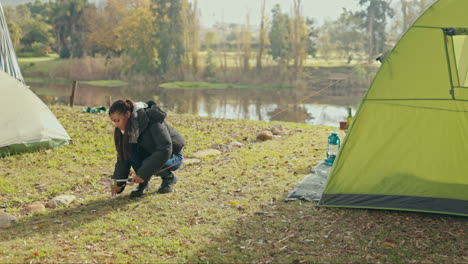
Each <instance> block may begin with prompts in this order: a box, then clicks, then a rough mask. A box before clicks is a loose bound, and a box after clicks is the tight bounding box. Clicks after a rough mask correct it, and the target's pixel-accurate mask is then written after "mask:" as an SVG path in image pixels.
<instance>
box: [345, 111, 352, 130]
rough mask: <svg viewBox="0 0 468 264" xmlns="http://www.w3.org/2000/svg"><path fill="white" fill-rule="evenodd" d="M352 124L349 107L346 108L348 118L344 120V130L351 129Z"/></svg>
mask: <svg viewBox="0 0 468 264" xmlns="http://www.w3.org/2000/svg"><path fill="white" fill-rule="evenodd" d="M352 122H353V114H352V113H351V107H349V108H348V117H347V118H346V129H349V128H350V127H351V123H352Z"/></svg>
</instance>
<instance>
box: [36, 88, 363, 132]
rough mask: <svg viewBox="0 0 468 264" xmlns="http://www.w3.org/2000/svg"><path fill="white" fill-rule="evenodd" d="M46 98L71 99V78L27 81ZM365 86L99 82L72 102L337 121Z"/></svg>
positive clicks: (270, 118)
mask: <svg viewBox="0 0 468 264" xmlns="http://www.w3.org/2000/svg"><path fill="white" fill-rule="evenodd" d="M28 85H29V86H30V88H31V90H32V91H33V92H34V93H36V94H37V95H38V96H39V97H40V98H41V99H42V101H44V102H45V103H46V104H69V102H70V95H71V90H72V89H71V87H72V85H71V84H66V83H65V84H64V83H60V84H57V83H29V84H28ZM363 94H364V92H361V93H357V94H356V93H355V94H354V95H352V96H349V95H346V96H345V95H342V94H340V93H336V92H335V93H330V92H328V91H327V92H326V93H320V94H317V91H316V90H313V89H299V88H283V89H274V88H271V89H269V88H263V89H253V88H252V89H248V88H247V89H246V88H240V89H234V88H228V89H164V88H159V87H157V86H148V85H147V86H142V87H139V86H126V87H98V86H90V85H84V84H78V88H77V90H76V93H75V100H74V104H75V105H80V106H101V105H104V106H108V104H109V102H110V101H115V100H118V99H131V100H134V101H148V100H154V99H156V100H157V101H159V102H162V104H163V105H162V107H163V109H166V110H169V111H172V112H175V113H180V114H194V115H199V116H206V117H217V118H232V119H250V120H263V121H288V122H300V123H306V124H313V125H326V126H334V127H338V126H339V121H342V120H346V117H347V113H348V112H347V108H348V107H352V109H353V114H354V111H355V110H354V109H355V108H356V107H357V104H358V103H359V101H360V98H361V97H362V96H363Z"/></svg>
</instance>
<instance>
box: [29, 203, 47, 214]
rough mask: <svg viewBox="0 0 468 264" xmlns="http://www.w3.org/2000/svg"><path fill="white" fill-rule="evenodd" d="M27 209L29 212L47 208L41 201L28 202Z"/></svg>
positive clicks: (37, 211)
mask: <svg viewBox="0 0 468 264" xmlns="http://www.w3.org/2000/svg"><path fill="white" fill-rule="evenodd" d="M25 209H26V212H28V213H41V212H44V211H45V210H46V208H45V206H44V204H43V203H41V202H34V203H32V204H28V205H26V207H25Z"/></svg>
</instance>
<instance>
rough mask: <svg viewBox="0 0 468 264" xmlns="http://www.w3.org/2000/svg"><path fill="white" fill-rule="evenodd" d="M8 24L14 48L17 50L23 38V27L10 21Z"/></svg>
mask: <svg viewBox="0 0 468 264" xmlns="http://www.w3.org/2000/svg"><path fill="white" fill-rule="evenodd" d="M7 24H8V30H9V33H10V38H11V41H12V42H13V46H14V47H15V48H16V47H17V46H18V44H19V43H20V40H21V38H22V37H23V32H22V30H21V27H20V26H19V25H18V24H16V23H15V22H13V21H9V22H8V23H7Z"/></svg>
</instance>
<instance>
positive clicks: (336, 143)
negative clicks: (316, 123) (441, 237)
mask: <svg viewBox="0 0 468 264" xmlns="http://www.w3.org/2000/svg"><path fill="white" fill-rule="evenodd" d="M340 146H341V140H340V137H339V136H338V131H332V132H331V133H330V136H328V144H327V158H326V159H325V164H327V165H330V166H331V165H333V162H334V161H335V158H336V155H338V151H339V150H340Z"/></svg>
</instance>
